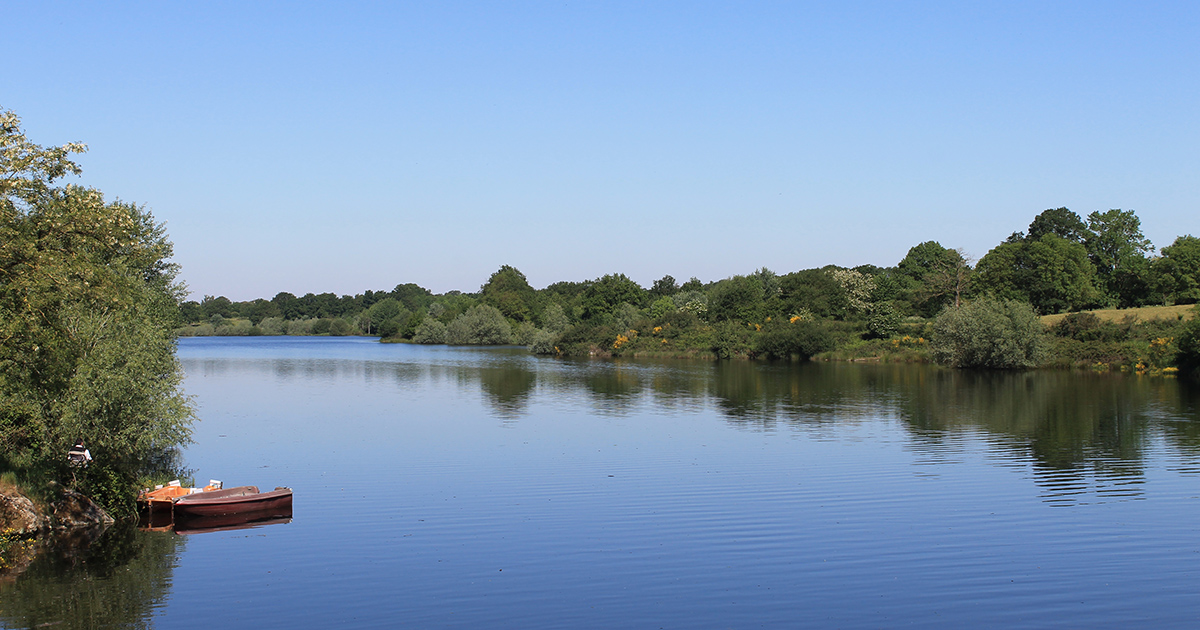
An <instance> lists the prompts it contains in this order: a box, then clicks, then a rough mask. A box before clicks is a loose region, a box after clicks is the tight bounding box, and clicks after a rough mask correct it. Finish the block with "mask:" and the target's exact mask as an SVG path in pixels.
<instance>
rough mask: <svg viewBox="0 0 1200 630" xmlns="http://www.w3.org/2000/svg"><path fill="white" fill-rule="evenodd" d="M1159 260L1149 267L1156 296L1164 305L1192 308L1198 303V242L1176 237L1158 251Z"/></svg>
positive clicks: (1199, 243) (1199, 247)
mask: <svg viewBox="0 0 1200 630" xmlns="http://www.w3.org/2000/svg"><path fill="white" fill-rule="evenodd" d="M1161 254H1162V256H1160V257H1159V258H1158V259H1156V260H1155V261H1154V262H1153V263H1152V268H1153V275H1154V276H1155V279H1156V282H1155V285H1156V287H1157V292H1158V293H1159V294H1160V295H1162V296H1163V301H1164V302H1168V301H1170V302H1174V303H1176V304H1194V303H1196V302H1200V238H1196V237H1195V236H1191V235H1184V236H1180V237H1178V238H1176V239H1175V242H1174V243H1171V244H1170V245H1168V246H1166V247H1164V248H1162V252H1161Z"/></svg>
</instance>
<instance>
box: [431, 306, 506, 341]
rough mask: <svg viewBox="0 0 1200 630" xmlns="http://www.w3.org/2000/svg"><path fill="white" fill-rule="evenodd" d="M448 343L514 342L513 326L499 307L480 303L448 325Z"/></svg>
mask: <svg viewBox="0 0 1200 630" xmlns="http://www.w3.org/2000/svg"><path fill="white" fill-rule="evenodd" d="M446 343H449V344H455V345H479V346H494V345H501V344H506V343H512V328H511V327H510V326H509V325H508V321H507V320H506V319H504V315H502V314H501V313H500V311H499V310H498V309H496V308H495V307H493V306H488V305H486V304H479V305H476V306H472V307H471V308H469V309H467V312H465V313H463V314H462V315H459V316H458V317H455V318H454V321H452V322H450V325H449V326H447V327H446Z"/></svg>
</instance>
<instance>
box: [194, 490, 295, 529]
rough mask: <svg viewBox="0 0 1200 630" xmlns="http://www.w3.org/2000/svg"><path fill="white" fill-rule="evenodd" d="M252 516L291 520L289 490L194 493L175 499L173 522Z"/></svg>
mask: <svg viewBox="0 0 1200 630" xmlns="http://www.w3.org/2000/svg"><path fill="white" fill-rule="evenodd" d="M238 514H253V515H254V516H256V517H258V518H260V519H261V518H271V517H291V515H292V489H291V488H275V489H274V490H271V491H270V492H259V491H258V486H239V487H237V488H229V489H227V490H211V491H209V492H197V493H195V494H189V495H187V496H182V497H179V498H178V499H175V520H176V522H178V521H180V520H184V519H188V518H196V517H214V516H233V515H238Z"/></svg>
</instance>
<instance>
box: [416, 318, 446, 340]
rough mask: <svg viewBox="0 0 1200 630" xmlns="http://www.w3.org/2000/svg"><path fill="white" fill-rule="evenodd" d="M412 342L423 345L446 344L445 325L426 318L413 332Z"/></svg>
mask: <svg viewBox="0 0 1200 630" xmlns="http://www.w3.org/2000/svg"><path fill="white" fill-rule="evenodd" d="M412 340H413V341H414V342H416V343H425V344H433V343H446V325H445V324H443V323H442V322H440V321H438V320H437V319H434V318H433V317H426V318H425V319H424V320H423V321H422V322H421V323H420V325H418V326H417V329H416V330H415V331H413V336H412Z"/></svg>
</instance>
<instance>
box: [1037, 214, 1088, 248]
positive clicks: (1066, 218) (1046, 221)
mask: <svg viewBox="0 0 1200 630" xmlns="http://www.w3.org/2000/svg"><path fill="white" fill-rule="evenodd" d="M1046 234H1053V235H1055V236H1057V237H1059V238H1063V239H1066V240H1068V241H1073V242H1076V243H1080V244H1082V243H1083V242H1084V241H1085V240H1087V238H1088V236H1089V235H1090V232H1089V231H1088V226H1087V224H1086V223H1084V222H1083V219H1081V218H1079V215H1078V214H1075V213H1074V212H1071V211H1070V210H1068V209H1067V208H1053V209H1050V210H1046V211H1044V212H1042V213H1041V214H1039V215H1037V216H1036V217H1034V218H1033V222H1031V223H1030V224H1029V232H1028V234H1027V235H1026V236H1025V240H1029V241H1036V240H1038V239H1040V238H1042V236H1043V235H1046Z"/></svg>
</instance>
